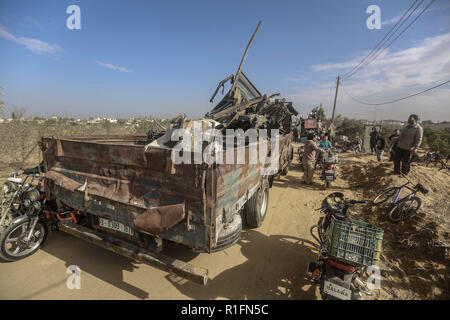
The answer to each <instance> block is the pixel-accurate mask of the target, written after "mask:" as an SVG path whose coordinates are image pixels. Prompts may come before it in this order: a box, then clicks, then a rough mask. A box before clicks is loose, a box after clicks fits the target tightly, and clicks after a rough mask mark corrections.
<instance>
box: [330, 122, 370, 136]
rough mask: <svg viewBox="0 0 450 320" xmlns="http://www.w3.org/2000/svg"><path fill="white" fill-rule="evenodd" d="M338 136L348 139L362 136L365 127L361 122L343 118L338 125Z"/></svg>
mask: <svg viewBox="0 0 450 320" xmlns="http://www.w3.org/2000/svg"><path fill="white" fill-rule="evenodd" d="M336 134H337V135H344V136H348V137H355V136H362V135H363V134H364V125H363V124H362V123H361V121H358V120H353V119H349V118H343V119H342V120H340V121H339V122H338V123H337V124H336Z"/></svg>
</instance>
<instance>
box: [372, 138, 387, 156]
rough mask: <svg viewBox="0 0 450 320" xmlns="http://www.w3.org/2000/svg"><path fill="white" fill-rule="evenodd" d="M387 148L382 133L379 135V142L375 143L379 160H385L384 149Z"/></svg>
mask: <svg viewBox="0 0 450 320" xmlns="http://www.w3.org/2000/svg"><path fill="white" fill-rule="evenodd" d="M385 147H386V141H385V140H384V137H383V135H382V134H381V132H379V133H378V135H377V140H376V142H375V149H376V153H377V160H378V161H381V160H382V159H383V153H384V148H385Z"/></svg>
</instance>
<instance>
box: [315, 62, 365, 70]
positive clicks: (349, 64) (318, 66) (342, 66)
mask: <svg viewBox="0 0 450 320" xmlns="http://www.w3.org/2000/svg"><path fill="white" fill-rule="evenodd" d="M359 61H360V60H354V61H349V62H343V63H326V64H316V65H313V66H311V68H312V69H313V70H314V71H326V70H332V69H345V68H353V67H356V66H357V65H358V63H359Z"/></svg>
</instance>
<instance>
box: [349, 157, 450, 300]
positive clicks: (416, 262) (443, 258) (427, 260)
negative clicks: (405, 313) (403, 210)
mask: <svg viewBox="0 0 450 320" xmlns="http://www.w3.org/2000/svg"><path fill="white" fill-rule="evenodd" d="M391 172H392V163H389V162H385V163H382V164H380V163H378V162H376V161H372V160H371V161H369V162H368V163H361V164H360V165H355V164H352V165H349V166H346V167H345V168H343V172H342V173H343V178H344V179H345V180H347V181H348V183H349V185H350V187H351V189H352V190H353V191H354V192H355V194H356V195H358V197H359V198H361V199H373V198H374V197H375V196H376V195H377V194H378V193H379V192H380V191H381V190H383V189H384V188H387V187H390V186H400V185H402V184H403V183H405V182H406V180H405V179H403V178H402V177H399V176H393V175H391ZM409 178H410V179H411V181H412V182H413V183H422V184H423V185H425V186H426V187H427V188H428V189H429V190H430V192H429V193H428V194H426V195H423V194H419V195H418V196H419V197H420V198H421V199H422V201H423V208H422V209H421V210H420V212H419V214H418V215H416V216H415V217H414V218H413V219H411V220H410V221H404V222H399V223H392V222H391V221H389V219H388V217H387V212H388V208H386V207H383V206H370V205H369V206H367V207H365V208H363V210H361V211H360V212H359V213H357V214H356V216H355V218H357V219H360V220H364V221H368V222H371V223H373V224H375V225H377V226H379V227H381V228H382V229H383V230H384V239H383V254H382V260H381V264H380V268H381V270H382V271H381V272H382V279H383V283H382V290H381V291H380V292H379V293H378V294H377V296H376V298H379V299H448V298H449V294H450V292H449V287H450V279H449V277H448V273H449V268H450V256H449V248H450V234H449V230H450V217H449V212H450V199H449V197H448V190H449V182H450V171H448V170H438V169H436V168H427V167H424V166H423V165H420V164H413V166H412V170H411V173H410V175H409ZM404 192H405V195H406V192H407V190H406V191H404Z"/></svg>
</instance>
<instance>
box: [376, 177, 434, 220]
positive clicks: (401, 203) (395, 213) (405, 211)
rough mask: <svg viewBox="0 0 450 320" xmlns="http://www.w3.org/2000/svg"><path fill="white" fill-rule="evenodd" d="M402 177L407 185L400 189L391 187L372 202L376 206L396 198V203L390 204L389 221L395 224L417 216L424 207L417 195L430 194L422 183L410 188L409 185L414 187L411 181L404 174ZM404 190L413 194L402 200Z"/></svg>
mask: <svg viewBox="0 0 450 320" xmlns="http://www.w3.org/2000/svg"><path fill="white" fill-rule="evenodd" d="M402 176H403V178H405V179H406V180H407V182H406V183H405V184H403V185H401V186H400V187H390V188H387V189H385V190H383V191H382V192H381V193H380V194H378V195H377V196H376V197H375V199H373V201H372V203H373V204H374V205H380V204H382V203H385V202H386V201H387V200H388V199H390V198H392V197H394V196H395V198H394V201H392V202H390V203H389V206H390V207H391V210H390V211H389V219H390V220H391V221H393V222H398V221H400V220H409V219H411V218H412V217H413V216H414V215H416V213H417V211H419V210H420V208H421V207H422V200H421V199H420V198H419V197H417V196H416V194H417V193H418V192H421V193H423V194H427V193H428V192H429V190H428V189H427V188H425V187H424V186H423V185H422V184H420V183H418V184H416V185H415V186H414V187H409V186H408V185H412V183H411V181H410V180H409V179H408V178H407V177H406V176H405V175H404V174H402ZM403 189H408V190H409V191H411V193H410V194H408V195H407V196H405V197H403V198H401V199H400V194H401V193H402V191H403Z"/></svg>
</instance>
